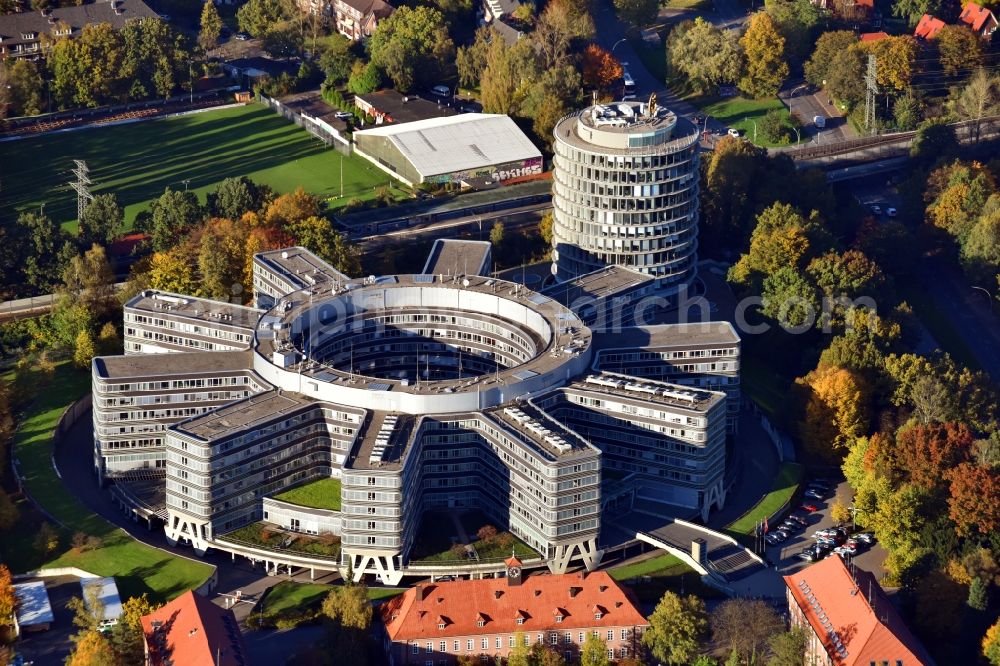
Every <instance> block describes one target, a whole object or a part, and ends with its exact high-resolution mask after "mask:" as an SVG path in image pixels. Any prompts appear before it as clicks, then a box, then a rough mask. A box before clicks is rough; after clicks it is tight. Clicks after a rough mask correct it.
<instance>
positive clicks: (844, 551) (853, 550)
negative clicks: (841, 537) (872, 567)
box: [833, 543, 858, 557]
mask: <svg viewBox="0 0 1000 666" xmlns="http://www.w3.org/2000/svg"><path fill="white" fill-rule="evenodd" d="M833 552H835V553H837V554H838V555H840V556H844V555H850V556H851V557H853V556H855V555H857V554H858V549H857V547H851V546H848V545H847V544H846V543H845V544H844V545H843V546H837V547H836V548H834V549H833Z"/></svg>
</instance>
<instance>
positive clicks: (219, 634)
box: [142, 590, 248, 666]
mask: <svg viewBox="0 0 1000 666" xmlns="http://www.w3.org/2000/svg"><path fill="white" fill-rule="evenodd" d="M142 633H143V637H144V638H145V640H146V647H147V649H148V651H149V663H150V665H151V666H165V665H166V664H167V663H171V664H174V665H175V666H186V665H187V664H192V665H193V664H215V666H245V665H246V664H247V663H248V660H247V656H246V652H247V650H246V645H244V643H243V635H242V634H240V629H239V626H238V625H237V624H236V617H235V616H234V615H233V612H232V611H231V610H227V609H225V608H221V607H219V606H216V605H215V604H213V603H212V602H211V601H209V600H208V599H206V598H204V597H202V596H201V595H199V594H195V593H194V592H193V591H190V590H189V591H187V592H185V593H184V594H182V595H181V596H179V597H177V598H176V599H174V600H173V601H171V602H170V603H168V604H166V605H165V606H163V607H162V608H159V609H157V610H155V611H153V612H152V613H150V614H149V615H143V616H142ZM168 660H169V661H168Z"/></svg>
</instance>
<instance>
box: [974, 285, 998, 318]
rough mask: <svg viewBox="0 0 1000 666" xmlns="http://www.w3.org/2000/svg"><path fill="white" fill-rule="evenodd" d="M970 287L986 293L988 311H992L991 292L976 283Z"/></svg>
mask: <svg viewBox="0 0 1000 666" xmlns="http://www.w3.org/2000/svg"><path fill="white" fill-rule="evenodd" d="M972 288H973V289H978V290H979V291H981V292H983V293H984V294H986V299H987V301H988V302H989V304H990V312H993V294H991V293H990V292H989V291H987V290H986V289H985V288H984V287H977V286H976V285H972Z"/></svg>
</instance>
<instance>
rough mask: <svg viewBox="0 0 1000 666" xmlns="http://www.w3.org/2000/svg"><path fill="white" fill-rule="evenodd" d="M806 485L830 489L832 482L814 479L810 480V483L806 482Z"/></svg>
mask: <svg viewBox="0 0 1000 666" xmlns="http://www.w3.org/2000/svg"><path fill="white" fill-rule="evenodd" d="M806 487H807V488H823V489H827V490H828V489H829V488H830V483H829V482H828V481H820V480H819V479H813V480H812V481H810V482H809V483H807V484H806Z"/></svg>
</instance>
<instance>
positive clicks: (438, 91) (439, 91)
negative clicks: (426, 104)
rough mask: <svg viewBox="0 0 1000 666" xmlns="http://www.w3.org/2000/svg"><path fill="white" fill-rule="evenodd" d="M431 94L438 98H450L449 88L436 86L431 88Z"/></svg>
mask: <svg viewBox="0 0 1000 666" xmlns="http://www.w3.org/2000/svg"><path fill="white" fill-rule="evenodd" d="M431 92H432V93H434V94H435V95H437V96H438V97H451V88H449V87H448V86H446V85H441V84H438V85H436V86H434V87H433V88H431Z"/></svg>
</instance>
